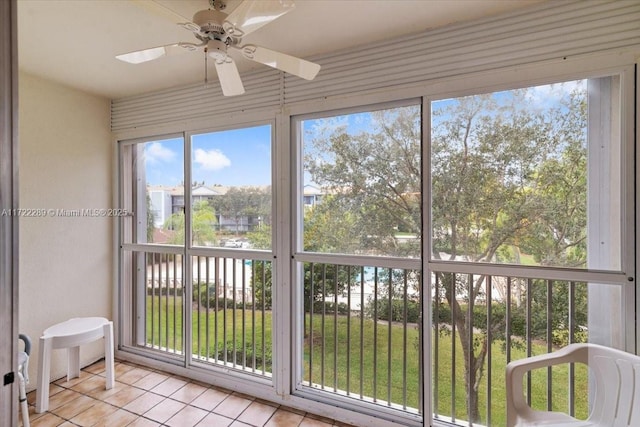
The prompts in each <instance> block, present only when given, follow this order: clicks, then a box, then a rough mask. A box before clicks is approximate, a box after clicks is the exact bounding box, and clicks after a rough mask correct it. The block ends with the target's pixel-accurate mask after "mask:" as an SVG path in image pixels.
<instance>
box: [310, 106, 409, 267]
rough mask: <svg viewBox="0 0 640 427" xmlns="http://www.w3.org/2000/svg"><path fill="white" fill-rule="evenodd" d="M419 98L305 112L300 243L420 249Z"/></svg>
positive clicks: (365, 250) (314, 247) (362, 250)
mask: <svg viewBox="0 0 640 427" xmlns="http://www.w3.org/2000/svg"><path fill="white" fill-rule="evenodd" d="M420 114H421V110H420V107H419V106H417V105H411V106H403V107H394V108H388V109H380V110H372V111H365V112H357V113H350V114H344V115H335V116H331V117H317V118H315V117H314V118H308V119H303V120H301V121H300V122H299V126H300V129H301V135H302V141H301V144H302V147H303V158H304V182H303V197H304V206H305V207H306V208H307V209H306V210H305V211H304V215H303V230H304V233H303V238H302V243H303V244H302V249H303V250H304V251H306V252H324V253H334V254H338V253H341V254H360V255H376V256H409V257H414V258H417V257H419V256H420V241H421V240H420V237H421V218H422V216H421V207H420V202H421V198H420V195H421V188H420V185H421V178H420V177H421V163H420V159H421V153H420V149H421V148H420V147H421V137H420V135H421V128H420V124H421V117H420Z"/></svg>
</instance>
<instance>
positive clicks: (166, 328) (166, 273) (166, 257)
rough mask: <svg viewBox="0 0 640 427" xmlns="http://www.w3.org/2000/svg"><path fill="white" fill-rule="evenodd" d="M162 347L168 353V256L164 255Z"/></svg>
mask: <svg viewBox="0 0 640 427" xmlns="http://www.w3.org/2000/svg"><path fill="white" fill-rule="evenodd" d="M164 261H165V263H164V292H165V294H164V310H162V311H163V312H164V325H165V327H164V335H165V340H164V347H165V351H167V352H168V351H169V348H170V347H169V254H165V255H164Z"/></svg>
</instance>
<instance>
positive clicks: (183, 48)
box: [116, 43, 201, 64]
mask: <svg viewBox="0 0 640 427" xmlns="http://www.w3.org/2000/svg"><path fill="white" fill-rule="evenodd" d="M199 46H201V45H197V44H195V43H175V44H169V45H166V46H158V47H152V48H149V49H143V50H137V51H135V52H129V53H124V54H122V55H117V56H116V59H119V60H120V61H123V62H128V63H130V64H140V63H142V62H147V61H153V60H154V59H158V58H162V57H163V56H170V55H177V54H180V53H185V52H193V51H194V50H196V49H197V48H198V47H199Z"/></svg>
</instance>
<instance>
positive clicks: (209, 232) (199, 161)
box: [191, 126, 272, 249]
mask: <svg viewBox="0 0 640 427" xmlns="http://www.w3.org/2000/svg"><path fill="white" fill-rule="evenodd" d="M191 166H192V168H191V180H192V181H193V185H192V188H191V199H192V236H191V237H192V243H193V245H194V246H212V247H225V248H245V249H246V248H249V247H253V248H255V249H270V248H271V199H272V197H271V126H256V127H251V128H242V129H234V130H228V131H222V132H211V133H204V134H197V135H193V136H192V138H191Z"/></svg>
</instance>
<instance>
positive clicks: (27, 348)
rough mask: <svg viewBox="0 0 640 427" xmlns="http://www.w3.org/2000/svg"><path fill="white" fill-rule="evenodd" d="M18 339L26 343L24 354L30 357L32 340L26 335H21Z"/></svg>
mask: <svg viewBox="0 0 640 427" xmlns="http://www.w3.org/2000/svg"><path fill="white" fill-rule="evenodd" d="M18 338H19V339H20V340H22V342H24V352H25V353H27V354H28V355H29V354H31V338H29V336H28V335H25V334H19V335H18Z"/></svg>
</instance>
